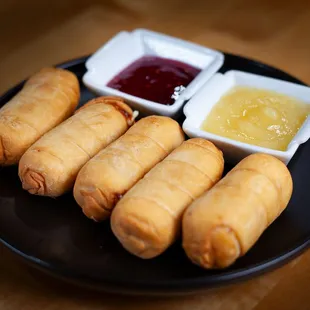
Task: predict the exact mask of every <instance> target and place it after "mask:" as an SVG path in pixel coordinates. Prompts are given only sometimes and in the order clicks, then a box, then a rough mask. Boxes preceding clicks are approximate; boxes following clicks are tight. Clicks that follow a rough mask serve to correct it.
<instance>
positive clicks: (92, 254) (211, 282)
mask: <svg viewBox="0 0 310 310" xmlns="http://www.w3.org/2000/svg"><path fill="white" fill-rule="evenodd" d="M225 56H226V60H225V64H224V66H223V67H222V68H221V71H222V72H224V71H227V70H230V69H237V70H242V71H248V72H253V73H257V74H262V75H267V76H271V77H275V78H278V79H283V80H287V81H292V82H295V83H301V82H300V81H298V80H296V79H295V78H293V77H291V76H290V75H288V74H286V73H284V72H282V71H279V70H277V69H274V68H272V67H269V66H266V65H264V64H261V63H258V62H256V61H252V60H248V59H245V58H241V57H238V56H234V55H230V54H226V55H225ZM86 59H87V57H85V58H81V59H77V60H74V61H71V62H67V63H65V64H62V65H60V66H61V67H63V68H67V69H69V70H71V71H73V72H74V73H75V74H76V75H77V76H78V77H79V79H80V80H81V78H82V76H83V74H84V73H85V66H84V64H85V61H86ZM21 86H22V83H21V84H20V85H17V86H16V87H14V88H13V89H11V90H9V91H8V92H7V93H6V94H5V95H4V96H2V98H1V99H0V106H2V105H4V104H5V103H6V102H7V101H8V100H9V99H10V98H11V97H12V96H13V95H15V94H16V93H17V92H18V91H19V90H20V88H21ZM81 90H82V98H81V103H80V104H81V105H82V104H84V103H85V102H86V101H88V100H89V99H90V98H92V97H93V94H91V93H90V92H89V91H88V90H87V89H86V88H85V87H84V86H83V85H82V84H81ZM309 158H310V143H309V142H308V143H306V144H305V145H303V146H302V147H301V148H300V149H299V150H298V152H297V153H296V155H295V156H294V158H293V160H292V161H291V163H290V164H289V169H290V171H291V173H292V176H293V180H294V193H293V197H292V199H291V202H290V204H289V206H288V208H287V209H286V210H285V212H284V213H283V214H282V215H281V216H280V217H279V219H278V220H276V221H275V223H273V224H272V225H271V226H270V227H269V228H268V229H267V231H266V232H265V233H264V234H263V236H262V237H261V238H260V239H259V241H258V242H257V244H256V245H255V246H254V247H253V248H252V249H251V250H250V252H249V253H248V254H246V255H245V256H244V257H243V258H241V259H240V260H238V261H237V263H236V264H234V265H233V266H232V267H230V268H228V269H226V270H222V271H206V270H203V269H201V268H199V267H197V266H194V265H193V264H191V263H190V261H189V260H188V259H187V258H186V256H185V254H184V252H183V251H182V248H181V246H180V242H177V243H176V244H175V245H174V246H173V247H171V248H170V249H169V250H168V251H167V252H166V253H164V254H163V255H161V256H160V257H158V258H156V259H152V260H142V259H139V258H137V257H134V256H132V255H130V254H129V253H127V252H126V251H125V250H124V249H123V248H122V247H121V245H120V244H119V243H118V242H117V240H116V238H115V237H114V236H113V235H112V233H111V231H110V228H109V223H108V222H106V223H103V224H96V223H94V222H92V221H90V220H88V219H87V218H86V217H85V216H84V215H83V214H82V212H81V210H80V208H79V207H78V206H77V204H76V203H75V201H74V199H73V197H72V194H71V193H70V194H67V195H65V196H63V197H60V198H58V199H56V200H54V199H51V198H44V197H37V196H32V195H29V194H28V193H27V192H25V191H23V190H22V188H21V184H20V181H19V179H18V176H17V167H9V168H2V169H1V170H0V241H1V242H3V243H4V244H5V245H6V246H8V247H9V248H10V249H11V250H13V251H14V252H16V253H17V254H19V255H20V256H22V257H23V258H25V259H26V260H27V261H28V262H30V263H32V264H33V265H35V266H37V267H41V268H42V269H43V270H46V271H49V272H51V273H53V274H54V275H57V276H59V277H61V278H64V279H67V280H70V281H73V282H75V283H78V284H83V285H87V286H91V287H94V288H99V289H104V290H108V291H114V292H122V293H140V294H141V293H142V294H154V293H155V294H160V293H161V294H163V293H164V294H172V293H181V292H193V291H196V290H199V289H205V288H210V287H214V286H218V285H223V284H229V283H230V284H231V283H233V282H236V281H238V280H242V279H246V278H249V277H251V276H254V275H258V274H260V273H262V272H265V271H267V270H270V269H272V268H274V267H276V266H280V265H281V264H283V263H285V262H287V261H288V260H289V259H291V258H293V257H294V256H296V255H297V254H298V253H300V252H301V251H302V250H304V249H305V248H307V247H308V246H309V244H310V225H309V222H310V208H309V206H310V194H309V188H310V179H309V177H308V175H309V172H310V160H309ZM227 168H228V169H229V167H227Z"/></svg>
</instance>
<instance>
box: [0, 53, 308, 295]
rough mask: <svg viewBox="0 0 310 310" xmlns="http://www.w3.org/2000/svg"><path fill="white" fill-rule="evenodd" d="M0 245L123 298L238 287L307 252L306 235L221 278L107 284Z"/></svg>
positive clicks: (45, 268)
mask: <svg viewBox="0 0 310 310" xmlns="http://www.w3.org/2000/svg"><path fill="white" fill-rule="evenodd" d="M224 55H225V60H226V57H232V58H235V59H238V61H242V62H244V61H246V62H248V63H250V64H251V65H253V66H257V67H261V68H263V69H264V70H266V71H269V72H274V73H275V74H278V75H282V76H283V77H286V78H287V79H288V80H290V81H293V82H295V83H298V84H302V85H307V84H306V83H304V82H303V81H301V80H300V79H297V78H295V77H294V76H292V75H290V74H288V73H286V72H285V71H282V70H281V69H278V68H276V67H273V66H271V65H268V64H265V63H263V62H261V61H258V60H255V59H252V58H248V57H243V56H241V55H237V54H232V53H226V52H224ZM90 56H91V55H85V56H82V57H77V58H74V59H70V60H68V61H64V62H61V63H60V64H57V65H55V67H58V68H64V69H70V67H73V66H77V65H82V64H85V62H86V60H87V59H88V58H89V57H90ZM25 81H26V79H24V80H22V81H21V82H19V83H17V84H15V85H14V86H13V87H11V88H9V89H8V90H7V91H5V92H4V93H3V94H2V95H1V96H0V103H2V102H5V101H7V100H8V99H7V98H10V97H11V96H12V94H14V93H16V92H17V91H19V90H20V89H21V87H22V86H23V84H24V83H25ZM0 243H2V244H3V245H4V246H5V247H6V248H8V249H9V250H10V251H11V252H13V253H14V254H15V255H17V256H18V257H20V258H22V259H23V260H24V261H26V262H27V263H29V264H30V265H31V266H33V267H36V268H38V269H40V270H42V271H44V272H47V273H49V274H52V275H54V276H56V277H58V278H60V279H62V280H65V281H66V282H73V283H74V284H78V285H79V286H87V287H90V288H91V289H99V290H104V291H108V292H111V293H123V294H143V295H153V294H155V295H167V294H169V295H171V294H177V295H178V294H180V293H182V294H184V293H186V292H188V291H190V290H192V292H197V291H199V290H206V289H211V288H215V287H220V286H224V285H225V286H226V285H231V284H234V283H239V282H241V281H244V280H248V279H250V278H252V277H257V276H259V275H262V274H265V273H267V272H269V271H271V270H274V269H276V268H279V267H281V266H283V265H284V264H286V263H288V262H289V261H290V260H292V259H294V258H295V257H297V256H298V255H300V254H301V253H303V252H305V251H306V250H307V249H308V248H310V234H309V235H308V236H307V237H304V238H302V240H299V242H298V244H297V243H296V245H295V246H293V247H291V248H290V249H289V250H286V251H283V252H282V253H280V254H278V255H275V256H273V257H270V258H268V259H266V260H264V261H262V262H260V263H256V264H252V265H250V266H248V267H245V268H239V269H235V270H233V271H227V272H225V273H223V274H217V275H216V274H215V275H211V276H206V275H205V274H204V275H202V276H199V277H196V278H195V279H193V278H189V279H186V280H179V279H177V280H174V279H173V280H164V279H163V280H152V282H151V283H150V282H147V281H145V280H143V281H141V280H137V279H128V280H127V279H126V280H124V279H121V280H119V279H118V280H115V281H113V280H111V279H110V278H105V279H104V283H103V281H98V280H97V279H94V278H92V277H88V276H85V275H79V274H77V273H76V271H74V270H70V269H69V270H68V269H67V270H66V269H64V268H63V267H58V268H57V267H55V266H53V265H51V264H50V263H48V262H46V261H43V260H41V259H39V258H37V257H33V256H31V255H28V254H26V253H24V252H23V251H21V250H19V249H18V248H17V247H15V246H14V245H12V244H10V243H9V242H7V241H6V240H5V238H3V237H2V236H1V235H0Z"/></svg>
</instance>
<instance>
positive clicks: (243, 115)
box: [201, 86, 310, 151]
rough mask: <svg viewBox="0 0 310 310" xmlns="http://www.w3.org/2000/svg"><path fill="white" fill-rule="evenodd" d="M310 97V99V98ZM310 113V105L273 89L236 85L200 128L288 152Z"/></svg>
mask: <svg viewBox="0 0 310 310" xmlns="http://www.w3.org/2000/svg"><path fill="white" fill-rule="evenodd" d="M309 99H310V98H309ZM309 113H310V104H306V103H304V102H302V101H299V100H297V99H296V98H293V97H289V96H286V95H281V94H279V93H277V92H274V91H269V90H264V89H256V88H250V87H241V86H236V87H234V88H233V89H231V90H230V91H229V92H227V93H226V94H225V95H223V96H222V97H221V98H220V100H219V102H218V103H217V104H216V105H215V106H214V107H213V108H212V110H211V112H210V114H209V115H208V116H207V118H206V119H205V121H204V122H203V124H202V126H201V129H203V130H205V131H208V132H210V133H213V134H216V135H219V136H223V137H227V138H230V139H233V140H237V141H241V142H245V143H249V144H254V145H258V146H262V147H266V148H269V149H275V150H280V151H285V150H286V149H287V146H288V145H289V143H290V142H291V140H292V139H293V137H294V136H295V135H296V133H297V132H298V130H299V128H300V127H301V126H302V124H303V123H304V121H305V120H306V118H307V116H308V114H309Z"/></svg>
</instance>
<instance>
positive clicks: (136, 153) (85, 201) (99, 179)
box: [74, 116, 184, 221]
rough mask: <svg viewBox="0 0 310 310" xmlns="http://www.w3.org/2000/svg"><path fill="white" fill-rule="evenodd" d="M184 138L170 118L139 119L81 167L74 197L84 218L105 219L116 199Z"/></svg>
mask: <svg viewBox="0 0 310 310" xmlns="http://www.w3.org/2000/svg"><path fill="white" fill-rule="evenodd" d="M183 140H184V135H183V132H182V130H181V128H180V126H179V124H178V123H177V122H176V121H174V120H172V119H171V118H169V117H164V116H149V117H145V118H143V119H141V120H140V121H138V122H137V123H136V124H135V125H133V126H132V127H131V128H130V129H129V130H128V131H127V132H126V133H125V134H124V135H123V136H122V137H120V138H119V139H118V140H116V141H115V142H113V143H112V144H110V145H109V146H108V147H106V148H105V149H104V150H102V151H100V152H99V153H98V154H97V155H96V156H94V157H93V158H92V159H91V160H90V161H89V162H88V163H87V164H86V165H85V166H84V167H83V168H82V169H81V171H80V172H79V174H78V176H77V179H76V182H75V185H74V198H75V200H76V201H77V203H78V204H79V205H80V206H81V207H82V209H83V212H84V213H85V215H86V216H87V217H89V218H91V219H93V220H95V221H101V220H104V219H106V218H108V217H109V216H110V214H111V211H112V209H113V207H114V206H115V204H116V203H117V201H118V200H119V199H120V198H121V197H122V196H123V195H124V194H125V193H126V192H127V191H128V190H129V189H130V188H131V187H132V186H133V185H134V184H135V183H136V182H137V181H139V180H140V179H141V178H142V177H143V176H144V175H145V174H146V173H147V172H148V171H149V170H150V169H151V168H152V167H154V166H155V165H156V164H157V163H158V162H160V161H161V160H162V159H163V158H165V157H166V156H167V155H168V154H169V153H170V152H171V151H172V150H173V149H175V148H176V147H178V146H179V145H180V144H181V143H182V142H183Z"/></svg>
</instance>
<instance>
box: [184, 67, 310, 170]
mask: <svg viewBox="0 0 310 310" xmlns="http://www.w3.org/2000/svg"><path fill="white" fill-rule="evenodd" d="M235 86H244V87H251V88H256V89H262V90H267V91H274V92H276V93H279V94H280V95H287V96H290V97H293V98H296V99H297V100H300V101H303V102H304V103H305V104H309V105H310V87H307V86H302V85H298V84H294V83H291V82H286V81H282V80H277V79H274V78H269V77H264V76H260V75H255V74H251V73H245V72H241V71H235V70H232V71H227V72H226V73H225V74H221V73H216V74H215V75H214V76H213V77H212V78H211V79H210V80H209V81H208V82H207V83H206V84H205V85H204V86H203V87H202V88H201V89H200V90H199V91H198V92H197V93H196V94H195V95H194V96H193V97H192V98H191V99H190V100H189V101H188V103H187V104H186V105H185V106H184V114H185V116H186V118H185V121H184V123H183V130H184V132H185V133H186V134H187V135H188V136H189V137H201V138H205V139H208V140H210V141H212V142H213V143H214V144H215V145H217V146H218V147H219V148H220V149H221V150H222V151H223V153H224V156H225V159H226V161H228V162H230V163H232V164H235V163H237V162H239V161H240V160H241V159H243V158H244V157H246V156H248V155H250V154H252V153H265V154H270V155H273V156H275V157H277V158H278V159H280V160H281V161H282V162H284V163H285V164H286V165H287V164H288V163H289V161H290V160H291V158H292V157H293V155H294V154H295V152H296V151H297V149H298V147H299V146H300V145H301V144H302V143H305V142H306V141H307V140H308V139H309V137H310V119H309V114H308V117H307V118H306V120H305V121H304V123H303V125H302V126H301V127H300V129H299V130H298V132H297V134H296V135H295V136H294V137H293V139H292V140H291V142H290V143H289V145H288V147H287V149H286V150H285V151H279V150H274V149H270V148H265V147H261V146H256V145H252V144H248V143H245V142H239V141H236V140H233V139H230V138H226V137H222V136H220V135H217V134H213V133H210V132H207V131H205V130H202V129H201V126H202V124H203V122H204V120H205V119H206V117H207V116H208V115H209V113H210V112H211V110H212V108H213V107H214V105H215V104H217V103H218V101H219V100H220V98H221V97H222V96H223V95H225V94H226V93H227V92H228V91H229V90H231V89H232V88H234V87H235Z"/></svg>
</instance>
